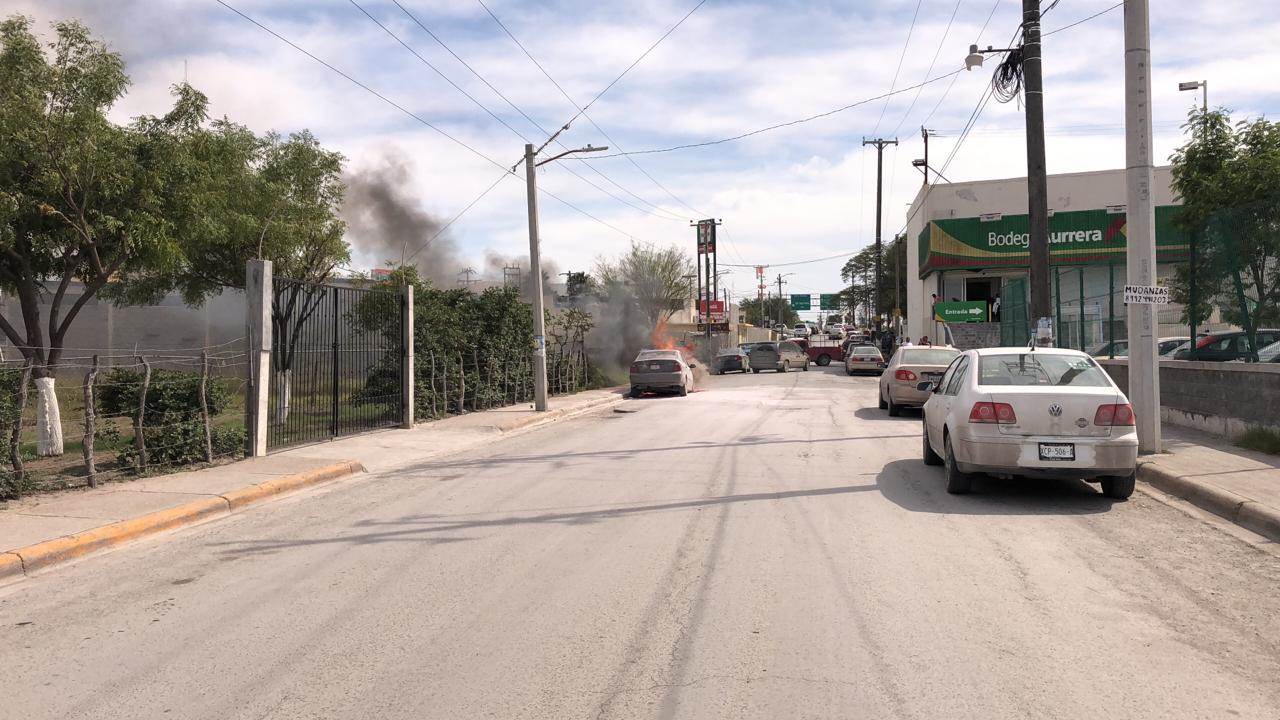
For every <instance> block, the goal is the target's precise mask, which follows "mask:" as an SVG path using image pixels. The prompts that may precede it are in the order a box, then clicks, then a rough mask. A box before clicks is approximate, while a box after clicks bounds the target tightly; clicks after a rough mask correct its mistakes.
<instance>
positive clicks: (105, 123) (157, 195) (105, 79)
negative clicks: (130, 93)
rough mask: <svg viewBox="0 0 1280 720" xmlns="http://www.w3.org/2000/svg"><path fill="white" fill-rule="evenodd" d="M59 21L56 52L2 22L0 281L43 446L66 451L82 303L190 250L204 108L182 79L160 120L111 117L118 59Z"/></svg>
mask: <svg viewBox="0 0 1280 720" xmlns="http://www.w3.org/2000/svg"><path fill="white" fill-rule="evenodd" d="M53 27H54V31H55V33H54V35H55V37H54V39H53V41H52V42H50V43H49V44H48V46H47V51H46V48H42V47H41V44H40V42H39V40H38V39H37V38H36V36H35V35H34V34H33V32H32V30H31V20H30V19H28V18H25V17H21V16H15V17H10V18H8V19H6V20H4V21H3V22H0V221H2V222H0V289H3V290H4V291H6V292H8V293H11V294H12V295H13V296H14V297H15V298H16V300H17V301H18V304H19V306H20V308H21V316H22V322H21V327H16V326H14V325H13V324H12V323H10V322H8V321H6V320H4V319H3V318H0V331H3V332H4V335H5V336H6V337H7V338H8V339H9V341H10V342H12V343H13V344H14V345H15V346H17V347H18V349H19V350H20V351H21V353H22V355H23V357H24V358H25V359H26V360H27V362H30V363H31V364H32V365H33V369H32V374H33V376H34V377H35V378H36V380H35V384H36V390H37V397H36V410H37V429H38V437H37V452H38V453H39V454H41V455H58V454H61V453H62V449H63V448H62V431H61V418H60V413H59V410H58V403H57V395H56V393H55V391H54V375H55V373H56V370H57V367H58V366H59V364H60V362H61V360H62V352H63V347H64V341H65V338H66V335H67V331H68V330H69V329H70V327H71V325H72V324H73V323H74V322H75V319H76V317H77V316H78V314H79V313H80V311H81V309H83V308H84V306H85V305H86V304H87V303H89V302H90V301H92V300H93V299H94V297H95V296H97V295H99V294H100V293H102V292H103V290H104V289H106V288H107V287H108V283H110V282H113V281H117V280H118V281H119V286H121V287H127V286H128V284H129V282H130V281H131V280H132V279H133V278H134V277H136V276H137V275H139V274H140V273H143V272H150V271H152V270H153V269H157V268H159V269H164V268H170V267H173V266H174V265H175V264H176V263H177V261H178V259H179V258H180V256H181V251H180V247H179V244H178V242H177V238H176V236H175V224H174V222H173V219H174V218H175V217H176V216H177V215H179V214H180V212H179V210H178V209H179V208H182V207H183V206H185V205H187V204H188V203H190V202H193V201H194V200H196V199H197V198H196V197H195V196H194V195H193V194H192V193H191V192H190V190H191V187H192V183H191V182H190V181H191V167H190V164H189V157H188V156H187V153H186V150H187V143H186V141H187V140H188V139H189V138H190V137H191V136H192V135H193V133H194V132H195V131H196V129H197V128H198V126H199V123H200V122H201V121H203V119H204V118H205V108H206V100H205V97H204V96H203V95H201V94H200V93H198V92H196V91H195V90H193V89H192V88H191V87H190V86H187V85H182V86H178V87H176V88H175V89H174V96H175V104H174V107H173V109H172V110H171V111H170V112H169V113H168V114H166V115H164V116H163V117H143V118H139V119H137V120H135V121H134V122H133V123H131V124H130V125H128V126H120V125H117V124H115V123H113V122H111V121H110V120H108V119H107V111H108V110H109V109H110V108H111V106H112V105H113V104H114V103H115V101H116V100H117V99H119V97H120V96H121V95H122V94H123V93H124V91H125V88H126V87H127V85H128V82H129V81H128V77H127V76H126V75H125V72H124V63H123V61H122V60H121V58H120V56H119V55H118V54H116V53H114V52H111V51H109V50H108V49H107V48H106V46H105V45H104V44H103V43H101V42H99V41H97V40H94V39H93V38H92V37H91V36H90V34H89V31H88V29H86V28H85V27H84V26H83V25H81V24H79V23H76V22H63V23H57V24H55V25H54V26H53ZM77 282H78V283H79V284H80V287H79V288H75V289H74V290H73V285H72V284H73V283H77ZM46 331H47V332H46Z"/></svg>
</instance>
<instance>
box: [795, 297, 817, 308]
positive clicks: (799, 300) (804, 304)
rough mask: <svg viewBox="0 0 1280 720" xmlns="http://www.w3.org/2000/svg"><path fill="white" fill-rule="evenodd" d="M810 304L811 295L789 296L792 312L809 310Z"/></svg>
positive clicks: (811, 300) (811, 301)
mask: <svg viewBox="0 0 1280 720" xmlns="http://www.w3.org/2000/svg"><path fill="white" fill-rule="evenodd" d="M812 303H813V296H812V295H792V296H791V309H792V310H810V309H811V308H810V307H809V306H810V305H811V304H812Z"/></svg>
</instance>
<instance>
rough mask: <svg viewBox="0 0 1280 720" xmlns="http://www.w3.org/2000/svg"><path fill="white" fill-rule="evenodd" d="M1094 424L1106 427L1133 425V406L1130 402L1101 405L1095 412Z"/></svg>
mask: <svg viewBox="0 0 1280 720" xmlns="http://www.w3.org/2000/svg"><path fill="white" fill-rule="evenodd" d="M1093 424H1094V425H1102V426H1105V427H1111V426H1124V425H1133V424H1134V418H1133V406H1132V405H1130V404H1128V403H1123V404H1118V405H1099V406H1098V411H1097V412H1095V413H1094V414H1093Z"/></svg>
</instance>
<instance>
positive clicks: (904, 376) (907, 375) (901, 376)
mask: <svg viewBox="0 0 1280 720" xmlns="http://www.w3.org/2000/svg"><path fill="white" fill-rule="evenodd" d="M893 378H894V379H895V380H902V381H904V382H915V381H916V374H915V373H913V372H911V371H910V370H899V371H897V372H896V373H894V374H893Z"/></svg>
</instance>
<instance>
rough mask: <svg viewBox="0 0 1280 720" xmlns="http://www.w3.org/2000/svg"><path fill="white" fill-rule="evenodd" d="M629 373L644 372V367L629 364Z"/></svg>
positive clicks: (638, 364)
mask: <svg viewBox="0 0 1280 720" xmlns="http://www.w3.org/2000/svg"><path fill="white" fill-rule="evenodd" d="M631 372H633V373H638V372H644V366H642V365H641V364H640V363H631Z"/></svg>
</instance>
